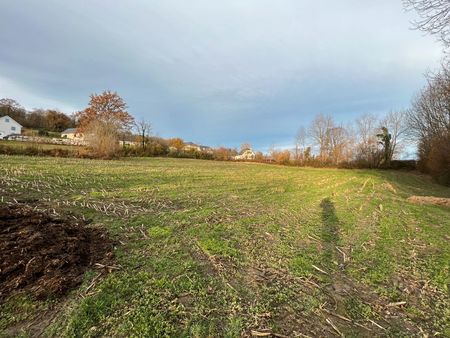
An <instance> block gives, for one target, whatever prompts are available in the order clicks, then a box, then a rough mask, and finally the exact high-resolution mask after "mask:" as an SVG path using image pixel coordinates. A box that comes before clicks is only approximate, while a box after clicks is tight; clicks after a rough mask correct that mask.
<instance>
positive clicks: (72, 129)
mask: <svg viewBox="0 0 450 338" xmlns="http://www.w3.org/2000/svg"><path fill="white" fill-rule="evenodd" d="M76 131H77V128H67V129H66V130H64V131H63V132H62V133H61V134H75V132H76Z"/></svg>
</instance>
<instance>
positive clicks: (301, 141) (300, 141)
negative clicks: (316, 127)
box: [294, 126, 307, 161]
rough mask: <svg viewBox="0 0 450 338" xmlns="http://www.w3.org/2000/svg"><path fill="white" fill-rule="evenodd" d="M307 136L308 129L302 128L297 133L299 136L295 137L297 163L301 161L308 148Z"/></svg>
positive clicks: (295, 158)
mask: <svg viewBox="0 0 450 338" xmlns="http://www.w3.org/2000/svg"><path fill="white" fill-rule="evenodd" d="M306 136H307V133H306V129H305V127H303V126H301V127H300V128H299V129H298V131H297V135H295V148H294V160H296V161H299V160H300V159H301V157H302V155H303V151H304V149H305V147H306Z"/></svg>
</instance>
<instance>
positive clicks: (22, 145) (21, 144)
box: [0, 140, 82, 150]
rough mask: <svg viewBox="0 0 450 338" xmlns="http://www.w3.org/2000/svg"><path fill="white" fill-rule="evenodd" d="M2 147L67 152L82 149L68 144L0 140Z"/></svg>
mask: <svg viewBox="0 0 450 338" xmlns="http://www.w3.org/2000/svg"><path fill="white" fill-rule="evenodd" d="M0 146H8V147H12V148H22V149H24V148H27V147H37V148H40V149H43V150H49V149H66V150H77V149H80V148H82V147H79V146H72V145H67V144H50V143H36V142H25V141H9V140H0Z"/></svg>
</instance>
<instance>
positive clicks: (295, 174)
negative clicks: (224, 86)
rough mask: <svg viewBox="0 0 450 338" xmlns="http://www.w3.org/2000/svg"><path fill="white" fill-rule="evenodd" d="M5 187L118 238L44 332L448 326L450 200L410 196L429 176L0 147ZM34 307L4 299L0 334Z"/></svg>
mask: <svg viewBox="0 0 450 338" xmlns="http://www.w3.org/2000/svg"><path fill="white" fill-rule="evenodd" d="M392 187H393V188H394V189H391V188H392ZM0 195H1V196H0V198H3V201H13V199H14V198H15V199H16V200H24V199H28V200H31V199H37V200H39V201H40V202H39V203H43V204H46V205H51V206H52V207H55V208H58V210H59V211H60V212H61V213H64V212H75V213H77V214H80V215H84V216H85V217H86V218H92V219H93V220H94V223H95V224H102V225H103V226H104V227H106V228H107V229H108V231H109V233H110V234H111V236H113V237H114V238H115V239H116V240H117V241H120V242H121V243H122V244H121V245H119V246H118V247H117V249H116V252H115V253H116V260H117V262H116V264H117V265H119V266H120V267H121V269H120V270H119V271H114V272H112V273H111V274H109V275H108V276H106V277H105V278H103V279H101V280H100V281H99V282H98V283H96V285H95V287H93V288H92V289H91V290H90V292H89V294H88V295H87V296H85V297H84V298H83V297H81V296H80V293H81V292H82V291H83V290H84V289H86V287H87V286H88V285H89V284H90V283H91V281H92V279H93V278H94V277H95V275H96V273H95V272H91V273H88V274H87V275H86V277H85V280H86V281H85V283H84V284H83V285H82V286H81V287H80V290H74V291H73V292H72V293H71V294H70V295H69V296H68V297H67V298H66V299H64V300H63V301H61V302H60V305H59V306H60V310H59V311H58V314H57V315H56V316H55V318H54V319H53V320H52V324H51V325H50V326H49V327H47V329H46V334H48V335H51V336H58V337H59V336H69V337H81V336H83V337H84V336H87V337H89V336H92V337H94V336H135V337H142V336H148V337H163V336H167V337H173V336H180V337H221V336H227V337H239V336H240V335H241V334H243V333H245V334H249V333H250V331H251V330H262V329H270V330H271V331H272V332H276V333H282V334H285V335H295V332H297V333H298V332H301V333H303V334H307V335H310V336H333V335H334V334H336V331H335V330H334V329H333V327H332V326H331V325H330V324H329V322H328V321H327V319H328V320H331V322H332V323H333V324H334V325H335V326H336V327H337V328H338V329H339V331H340V332H342V333H344V334H346V335H348V336H361V335H363V336H364V335H365V336H367V335H388V336H389V335H390V336H396V335H399V334H400V333H402V334H405V335H406V336H415V335H417V336H418V335H419V332H420V330H424V332H428V333H430V334H437V335H438V336H439V335H440V336H445V335H446V334H448V333H450V331H449V325H450V323H449V318H450V313H449V312H450V310H449V309H450V296H449V285H450V277H449V262H450V237H449V236H450V210H449V209H446V208H445V207H441V206H433V205H415V204H411V203H409V202H408V201H407V200H406V199H407V198H408V197H409V196H411V195H427V196H438V197H450V189H449V188H445V187H443V186H439V185H436V184H433V183H431V182H430V181H429V180H428V179H427V178H425V177H423V176H419V175H415V174H408V173H403V172H392V171H375V170H373V171H371V170H337V169H312V168H294V167H282V166H274V165H262V164H246V163H226V162H213V161H200V160H186V159H124V160H120V161H119V160H118V161H97V160H80V159H58V158H36V157H20V156H0ZM108 206H109V209H108V211H104V209H105V207H108ZM100 210H101V211H100ZM344 254H345V259H344ZM320 270H321V271H320ZM400 301H406V305H403V306H400V307H399V306H392V305H389V303H395V302H400ZM43 306H44V307H45V304H41V303H39V302H35V301H32V300H30V299H29V298H16V297H15V298H12V299H10V300H8V301H7V302H5V303H4V304H2V305H1V309H0V310H1V311H0V312H1V314H0V330H3V331H4V332H5V335H7V334H8V332H10V331H8V328H10V327H11V326H12V325H20V323H21V322H23V321H24V320H26V318H25V315H22V314H20V313H21V309H22V308H25V312H24V313H26V314H27V316H26V317H27V318H28V317H29V316H31V315H32V313H33V311H38V310H37V309H42V307H43ZM33 309H35V310H33ZM386 311H390V312H391V313H393V314H395V315H396V316H397V319H396V320H391V319H390V316H388V315H387V314H386ZM30 313H31V314H30ZM19 314H20V315H19ZM340 317H344V318H348V319H349V320H350V322H349V321H347V320H343V319H342V318H340ZM373 322H375V323H377V324H378V325H380V326H382V327H383V328H384V329H383V330H381V329H380V328H378V327H377V326H376V325H375V324H373ZM407 323H409V324H407ZM357 324H358V325H357ZM361 326H362V327H367V328H369V329H371V330H372V331H364V330H365V329H363V328H362V327H361ZM24 327H25V325H24ZM380 330H381V331H380ZM25 331H26V330H25ZM370 332H371V333H370Z"/></svg>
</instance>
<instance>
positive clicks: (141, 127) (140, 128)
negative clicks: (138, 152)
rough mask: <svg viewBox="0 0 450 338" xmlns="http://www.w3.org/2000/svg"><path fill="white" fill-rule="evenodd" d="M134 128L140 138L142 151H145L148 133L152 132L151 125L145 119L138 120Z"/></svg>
mask: <svg viewBox="0 0 450 338" xmlns="http://www.w3.org/2000/svg"><path fill="white" fill-rule="evenodd" d="M134 125H135V127H136V130H137V133H138V134H139V137H140V138H141V144H142V149H145V146H146V144H147V140H148V137H149V136H150V132H151V130H152V124H151V123H150V122H148V121H146V120H145V119H142V120H139V121H137V122H135V124H134Z"/></svg>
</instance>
